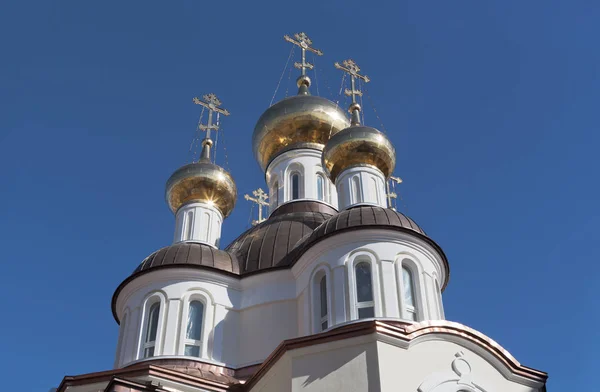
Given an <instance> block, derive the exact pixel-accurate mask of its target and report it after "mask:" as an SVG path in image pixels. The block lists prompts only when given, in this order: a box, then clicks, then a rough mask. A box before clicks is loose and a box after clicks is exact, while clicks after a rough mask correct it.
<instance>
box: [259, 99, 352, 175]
mask: <svg viewBox="0 0 600 392" xmlns="http://www.w3.org/2000/svg"><path fill="white" fill-rule="evenodd" d="M349 125H350V122H349V121H348V119H347V118H346V114H345V113H344V111H343V110H342V109H340V107H339V106H337V105H336V104H335V103H333V102H331V101H330V100H328V99H325V98H322V97H316V96H313V95H295V96H293V97H289V98H285V99H283V100H282V101H279V102H277V103H276V104H275V105H273V106H271V107H270V108H268V109H267V110H266V111H265V112H264V113H263V115H262V116H260V118H259V119H258V122H257V123H256V126H255V127H254V134H253V135H252V148H253V150H254V156H255V157H256V160H257V161H258V163H259V164H260V167H261V168H262V169H263V170H265V169H266V168H267V166H268V164H269V162H271V160H272V159H273V158H275V157H276V156H277V155H278V154H279V153H280V152H281V151H282V150H283V149H290V148H293V147H294V145H300V144H303V145H307V144H306V143H311V144H310V145H311V148H318V149H320V150H322V149H323V146H324V144H325V143H326V142H327V140H329V138H330V137H331V135H333V134H336V133H337V132H339V131H341V130H342V129H344V128H346V127H348V126H349Z"/></svg>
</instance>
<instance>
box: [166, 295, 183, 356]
mask: <svg viewBox="0 0 600 392" xmlns="http://www.w3.org/2000/svg"><path fill="white" fill-rule="evenodd" d="M180 307H181V301H180V300H179V299H178V298H175V299H170V300H169V301H168V305H167V323H166V329H165V339H164V341H163V342H164V345H163V353H162V355H176V354H177V336H178V333H177V332H178V331H179V321H180V317H179V313H180Z"/></svg>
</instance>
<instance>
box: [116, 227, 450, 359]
mask: <svg viewBox="0 0 600 392" xmlns="http://www.w3.org/2000/svg"><path fill="white" fill-rule="evenodd" d="M359 260H368V261H369V262H370V263H371V265H372V274H373V289H374V306H375V315H376V317H382V318H393V319H406V317H405V313H404V309H403V305H402V295H401V293H402V287H401V268H402V265H403V263H409V265H410V267H411V268H412V270H413V271H414V275H413V276H414V279H415V291H416V292H415V294H416V299H417V305H418V306H417V308H418V320H428V319H441V318H443V311H442V309H441V307H440V302H439V300H438V298H439V293H437V292H435V287H436V286H435V284H434V283H433V282H434V280H435V279H437V280H438V281H440V282H442V283H443V282H444V281H445V279H447V277H446V276H445V275H444V274H445V272H444V269H443V267H442V261H441V259H440V255H438V254H436V253H435V251H434V250H433V249H432V248H431V247H430V246H429V245H428V244H427V243H425V242H424V241H421V240H420V239H418V238H417V237H414V236H411V235H409V234H406V233H401V232H396V231H390V230H378V229H364V230H360V231H353V232H347V233H344V234H341V235H336V236H332V237H330V238H327V239H325V240H323V241H321V242H319V243H317V244H315V245H314V246H313V247H312V248H311V249H309V250H308V251H307V252H306V253H305V254H304V255H303V256H302V257H301V258H300V259H299V260H298V262H297V263H296V264H295V265H294V267H293V268H292V269H291V270H278V271H271V272H265V273H262V274H257V275H252V276H249V277H246V278H243V279H237V278H232V277H229V276H225V275H223V274H221V273H218V272H214V271H210V270H198V269H187V268H177V269H165V270H156V271H152V272H150V273H147V274H145V275H142V276H140V277H138V278H137V279H135V280H133V281H132V282H130V283H129V284H128V285H127V286H126V287H125V288H124V289H123V290H122V291H121V293H120V295H119V297H118V300H117V303H116V309H117V314H118V317H119V319H120V320H124V319H125V322H124V323H122V324H123V325H122V327H121V328H122V332H121V337H120V343H119V345H118V349H119V352H118V353H117V356H116V360H115V364H116V366H117V367H120V366H124V365H126V364H129V363H131V362H133V361H136V360H139V359H141V352H142V351H141V349H140V347H141V343H142V339H143V333H144V327H145V319H146V318H147V315H146V314H147V312H148V308H149V304H151V303H152V301H154V300H157V301H160V303H161V310H160V322H159V328H158V336H157V341H156V347H155V356H172V355H175V356H182V355H183V353H184V338H185V335H184V333H185V328H186V322H187V317H186V314H187V309H188V307H189V301H190V300H191V299H192V298H198V299H200V300H202V301H203V302H204V303H205V317H204V331H203V340H202V350H201V352H202V356H201V358H202V359H203V360H205V361H209V362H210V361H212V362H214V363H218V364H224V365H227V366H232V367H240V366H245V365H250V364H255V363H260V362H262V361H263V360H264V359H265V358H266V357H267V356H268V355H269V354H270V353H271V352H272V351H273V350H274V349H275V348H276V347H277V345H279V344H280V343H281V342H282V341H283V340H285V339H290V338H294V337H298V336H304V335H310V334H313V333H317V332H320V331H321V330H320V314H319V308H318V306H317V304H316V301H315V300H316V298H317V297H316V294H315V283H316V280H315V277H316V276H317V274H324V275H325V277H326V281H327V304H328V328H332V327H333V326H335V325H339V324H343V323H346V322H349V321H352V320H356V319H357V318H358V315H357V311H356V308H355V306H354V304H355V298H356V291H355V287H356V283H355V278H354V268H353V266H354V265H355V263H356V262H357V261H359Z"/></svg>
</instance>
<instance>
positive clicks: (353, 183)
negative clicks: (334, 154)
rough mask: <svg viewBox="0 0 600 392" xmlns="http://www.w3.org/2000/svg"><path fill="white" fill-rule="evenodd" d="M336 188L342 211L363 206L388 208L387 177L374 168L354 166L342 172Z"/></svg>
mask: <svg viewBox="0 0 600 392" xmlns="http://www.w3.org/2000/svg"><path fill="white" fill-rule="evenodd" d="M335 186H336V188H337V193H338V206H339V209H340V210H343V209H347V208H349V207H352V206H355V205H361V204H371V205H376V206H380V207H384V208H387V206H388V205H387V199H386V190H385V176H384V175H383V173H382V172H381V171H380V170H379V169H376V168H375V167H373V166H353V167H350V168H348V169H346V170H344V171H343V172H341V173H340V174H339V175H338V177H337V179H336V181H335Z"/></svg>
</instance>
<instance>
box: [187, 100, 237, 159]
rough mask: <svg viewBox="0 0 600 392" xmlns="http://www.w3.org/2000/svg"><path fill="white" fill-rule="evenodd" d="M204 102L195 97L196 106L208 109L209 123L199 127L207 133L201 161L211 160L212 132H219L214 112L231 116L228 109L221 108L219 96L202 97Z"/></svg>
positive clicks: (203, 143) (203, 142)
mask: <svg viewBox="0 0 600 392" xmlns="http://www.w3.org/2000/svg"><path fill="white" fill-rule="evenodd" d="M202 99H204V101H201V100H200V99H199V98H198V97H194V99H193V100H192V101H193V102H194V103H195V104H196V105H201V106H204V107H205V108H207V109H208V123H207V124H206V125H205V124H200V125H198V128H200V129H201V130H203V131H206V137H205V138H204V140H203V141H202V155H201V157H200V159H208V160H210V146H212V140H211V139H210V131H211V130H214V131H215V132H216V131H218V130H219V124H218V123H217V124H213V112H217V113H218V114H222V115H224V116H229V114H230V113H229V111H228V110H227V109H223V108H220V107H219V106H221V101H220V100H219V98H217V96H216V95H215V94H213V93H210V94H206V95H203V96H202Z"/></svg>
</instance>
